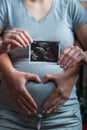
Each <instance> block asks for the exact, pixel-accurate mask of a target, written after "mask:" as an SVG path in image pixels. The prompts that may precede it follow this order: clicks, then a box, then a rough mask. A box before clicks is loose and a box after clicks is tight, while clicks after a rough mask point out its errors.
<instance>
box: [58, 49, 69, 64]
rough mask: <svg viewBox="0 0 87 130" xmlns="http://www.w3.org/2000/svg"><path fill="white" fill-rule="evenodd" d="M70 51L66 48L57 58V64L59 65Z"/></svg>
mask: <svg viewBox="0 0 87 130" xmlns="http://www.w3.org/2000/svg"><path fill="white" fill-rule="evenodd" d="M70 50H71V47H68V48H67V49H65V50H64V51H62V53H61V55H60V57H59V62H60V63H61V62H62V60H63V58H64V56H65V55H66V54H67V53H68V52H69V51H70Z"/></svg>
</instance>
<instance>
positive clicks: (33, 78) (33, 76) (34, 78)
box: [26, 73, 41, 83]
mask: <svg viewBox="0 0 87 130" xmlns="http://www.w3.org/2000/svg"><path fill="white" fill-rule="evenodd" d="M26 78H27V80H28V81H30V80H32V81H35V82H38V83H41V79H40V78H39V76H38V75H36V74H30V73H27V74H26Z"/></svg>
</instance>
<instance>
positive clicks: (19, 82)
mask: <svg viewBox="0 0 87 130" xmlns="http://www.w3.org/2000/svg"><path fill="white" fill-rule="evenodd" d="M4 80H5V83H6V87H7V89H8V92H9V94H10V96H11V98H12V100H13V101H14V102H15V103H16V104H17V105H18V106H19V107H20V109H21V110H23V111H24V112H25V113H26V114H29V115H30V114H36V113H37V105H36V103H35V101H34V99H33V98H32V97H31V95H30V94H29V92H28V91H27V89H26V87H25V85H26V83H27V82H29V81H31V80H33V81H35V82H38V83H40V82H41V80H40V78H39V77H38V76H37V75H36V74H30V73H25V72H20V71H17V70H15V71H14V72H12V73H10V75H9V76H8V77H7V76H6V77H5V76H4Z"/></svg>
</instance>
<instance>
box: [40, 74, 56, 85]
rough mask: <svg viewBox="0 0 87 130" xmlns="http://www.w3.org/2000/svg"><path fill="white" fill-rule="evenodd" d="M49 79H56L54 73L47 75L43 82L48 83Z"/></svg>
mask: <svg viewBox="0 0 87 130" xmlns="http://www.w3.org/2000/svg"><path fill="white" fill-rule="evenodd" d="M48 81H54V76H53V75H52V74H47V75H45V77H44V79H43V83H47V82H48Z"/></svg>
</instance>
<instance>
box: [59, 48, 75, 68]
mask: <svg viewBox="0 0 87 130" xmlns="http://www.w3.org/2000/svg"><path fill="white" fill-rule="evenodd" d="M74 54H75V50H74V49H73V50H72V49H70V51H69V52H68V53H66V54H65V56H64V57H63V60H62V61H61V63H60V64H61V65H63V66H66V67H67V63H69V60H70V59H72V57H74ZM72 60H73V59H72Z"/></svg>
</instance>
